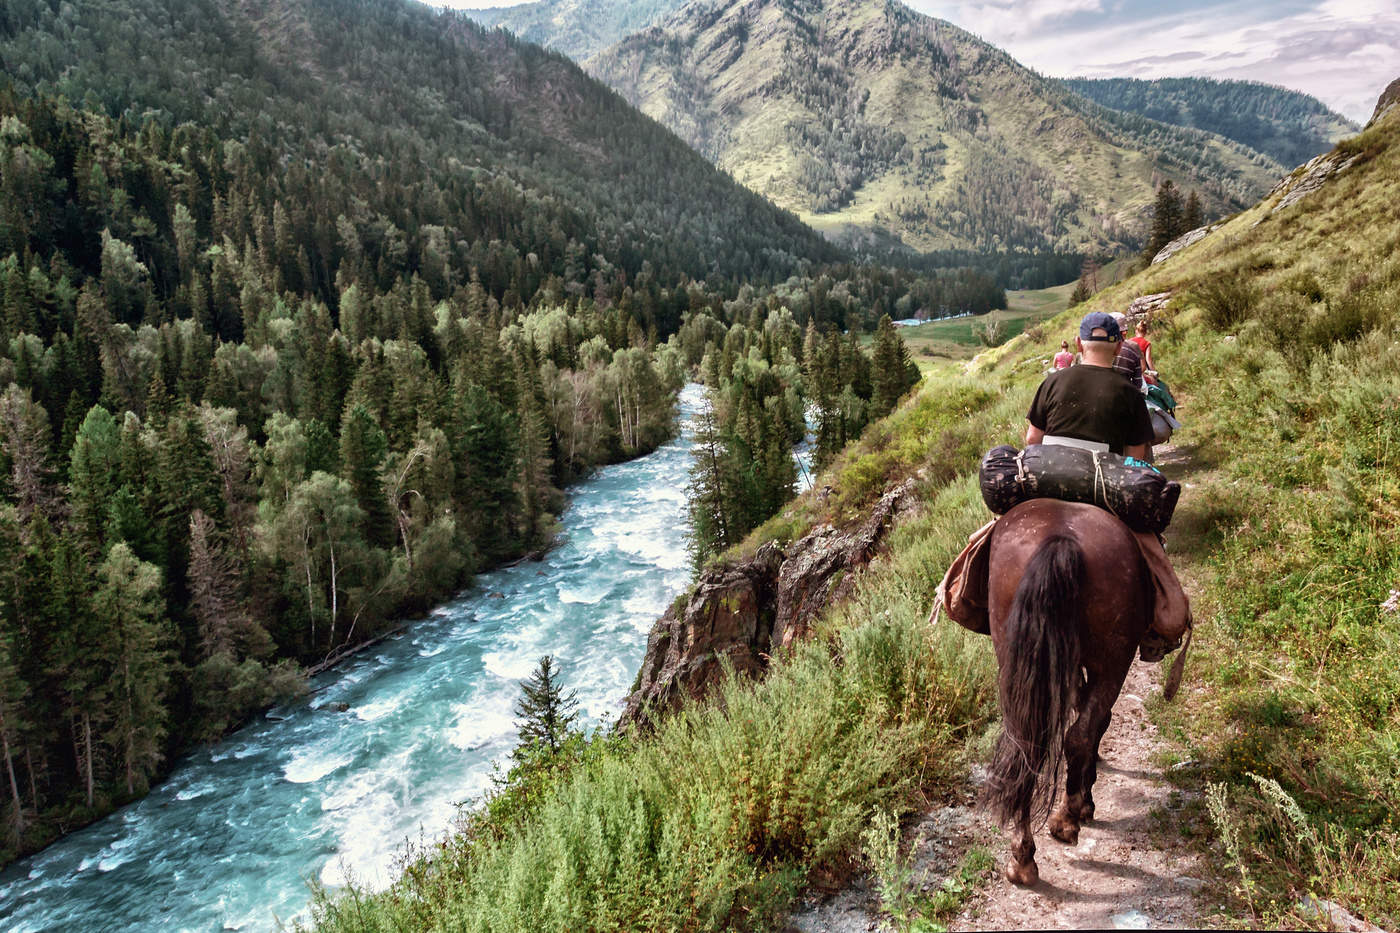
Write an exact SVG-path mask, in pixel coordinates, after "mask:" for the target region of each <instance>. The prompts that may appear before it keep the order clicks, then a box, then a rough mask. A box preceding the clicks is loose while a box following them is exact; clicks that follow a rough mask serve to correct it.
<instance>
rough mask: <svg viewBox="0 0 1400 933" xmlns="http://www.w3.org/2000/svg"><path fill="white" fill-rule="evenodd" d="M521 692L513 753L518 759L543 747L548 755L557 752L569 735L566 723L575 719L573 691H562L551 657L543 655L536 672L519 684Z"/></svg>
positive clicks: (568, 724) (517, 705) (576, 705)
mask: <svg viewBox="0 0 1400 933" xmlns="http://www.w3.org/2000/svg"><path fill="white" fill-rule="evenodd" d="M520 692H521V697H520V700H519V701H518V702H517V703H516V704H515V715H516V716H517V717H518V718H517V719H516V726H517V728H518V729H519V730H520V744H519V745H517V746H516V747H515V751H514V752H513V753H512V757H514V758H515V759H516V760H517V761H519V760H521V759H523V758H526V757H528V756H529V755H530V753H531V752H535V751H540V750H546V749H547V750H548V752H549V754H550V755H554V754H556V753H557V752H558V751H559V747H560V745H562V744H563V742H564V740H565V739H566V738H568V736H569V727H570V726H571V725H573V723H574V721H575V720H577V719H578V699H577V693H576V691H573V690H570V691H569V692H568V693H567V694H566V693H564V688H563V686H562V685H561V684H560V682H559V675H558V671H557V670H556V668H555V667H554V658H552V657H550V656H549V655H545V656H544V657H542V658H540V663H539V666H538V667H536V668H535V672H534V673H533V674H531V675H530V676H529V678H528V679H526V680H525V681H523V682H522V683H521V684H520Z"/></svg>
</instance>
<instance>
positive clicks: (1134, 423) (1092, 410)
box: [1026, 311, 1191, 666]
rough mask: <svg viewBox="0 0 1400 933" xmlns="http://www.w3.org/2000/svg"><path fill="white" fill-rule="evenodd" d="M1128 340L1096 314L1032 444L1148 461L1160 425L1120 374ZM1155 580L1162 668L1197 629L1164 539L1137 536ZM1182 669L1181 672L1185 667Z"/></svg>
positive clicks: (1152, 635)
mask: <svg viewBox="0 0 1400 933" xmlns="http://www.w3.org/2000/svg"><path fill="white" fill-rule="evenodd" d="M1122 340H1123V332H1122V330H1121V328H1119V326H1118V322H1117V321H1116V320H1114V319H1113V316H1112V315H1109V314H1104V313H1103V312H1102V311H1091V312H1089V313H1088V314H1086V315H1084V319H1083V320H1082V321H1080V322H1079V337H1078V338H1077V341H1076V342H1077V343H1078V346H1079V352H1080V354H1082V365H1079V366H1071V367H1070V368H1069V369H1062V370H1060V371H1058V372H1054V373H1051V374H1050V375H1048V376H1046V377H1045V381H1044V382H1042V383H1041V384H1040V388H1039V389H1037V390H1036V393H1035V399H1034V400H1033V401H1032V402H1031V410H1030V412H1028V413H1027V415H1026V420H1027V421H1029V422H1030V425H1029V427H1027V428H1026V444H1027V445H1030V444H1055V443H1059V444H1069V445H1071V446H1075V447H1089V448H1090V449H1093V450H1110V451H1112V452H1113V453H1116V454H1123V455H1124V456H1128V457H1136V458H1138V459H1139V460H1146V459H1147V458H1148V457H1149V456H1150V455H1151V445H1152V420H1151V418H1150V417H1148V414H1147V403H1146V402H1144V401H1143V397H1142V393H1141V392H1139V391H1138V390H1137V389H1135V388H1133V386H1132V385H1130V384H1129V383H1128V381H1127V380H1126V379H1124V378H1123V377H1122V375H1121V374H1120V373H1118V372H1117V371H1115V370H1114V368H1113V360H1114V357H1115V356H1116V355H1117V353H1118V347H1119V345H1120V344H1121V343H1122ZM1133 537H1134V538H1136V539H1137V542H1138V549H1139V551H1140V552H1141V553H1142V559H1143V562H1144V563H1145V564H1146V565H1147V569H1148V573H1149V574H1150V575H1151V577H1152V589H1153V599H1154V602H1153V620H1152V626H1151V628H1149V629H1148V631H1147V634H1146V635H1144V636H1143V639H1142V645H1141V657H1142V659H1143V660H1144V661H1160V660H1161V659H1162V658H1163V657H1164V656H1165V655H1166V653H1167V652H1168V651H1172V650H1175V649H1176V647H1177V646H1178V645H1180V644H1181V638H1182V635H1183V633H1185V632H1186V630H1187V629H1189V628H1190V627H1191V605H1190V602H1189V601H1188V600H1187V598H1186V592H1185V591H1184V590H1183V589H1182V588H1181V582H1180V581H1179V580H1178V579H1177V578H1176V572H1175V571H1173V570H1172V565H1171V561H1169V560H1168V559H1167V554H1166V551H1165V550H1163V548H1162V542H1161V540H1160V539H1159V538H1158V536H1157V535H1154V534H1150V533H1148V532H1134V533H1133ZM1178 666H1179V665H1178Z"/></svg>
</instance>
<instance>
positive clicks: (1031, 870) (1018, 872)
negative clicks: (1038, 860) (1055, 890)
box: [1006, 861, 1040, 888]
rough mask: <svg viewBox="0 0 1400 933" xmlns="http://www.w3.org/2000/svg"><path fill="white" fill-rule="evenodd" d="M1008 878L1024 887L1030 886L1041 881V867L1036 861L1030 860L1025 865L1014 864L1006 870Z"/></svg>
mask: <svg viewBox="0 0 1400 933" xmlns="http://www.w3.org/2000/svg"><path fill="white" fill-rule="evenodd" d="M1006 880H1007V881H1010V882H1011V883H1012V884H1015V885H1019V886H1021V887H1023V888H1029V887H1031V886H1032V885H1035V884H1039V883H1040V869H1039V868H1037V867H1036V865H1035V862H1034V861H1029V862H1027V863H1025V864H1024V865H1012V866H1011V867H1010V868H1008V869H1007V870H1006Z"/></svg>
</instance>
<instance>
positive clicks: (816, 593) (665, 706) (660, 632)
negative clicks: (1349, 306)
mask: <svg viewBox="0 0 1400 933" xmlns="http://www.w3.org/2000/svg"><path fill="white" fill-rule="evenodd" d="M913 490H914V482H913V480H908V481H906V482H904V483H903V484H901V485H900V486H897V487H895V488H894V489H891V490H890V491H888V492H886V493H885V494H884V495H883V496H882V497H881V498H880V501H879V502H878V503H877V504H876V505H875V507H874V508H873V509H872V510H871V512H870V514H869V515H868V516H867V517H866V519H865V521H864V522H862V523H861V524H860V526H859V527H856V528H854V529H837V528H835V527H833V526H831V525H829V524H824V525H819V526H818V527H816V528H814V529H813V530H812V531H810V532H808V533H807V534H805V535H803V536H802V537H801V538H799V539H798V540H797V541H795V542H793V543H792V544H790V545H788V546H787V547H786V548H784V547H781V546H780V545H779V544H778V543H777V542H776V541H770V542H768V543H767V544H765V545H763V546H762V547H760V548H759V549H758V551H757V552H755V553H754V554H753V555H752V556H750V557H748V558H745V559H743V560H739V561H734V562H730V563H720V564H717V565H715V566H713V567H710V568H709V569H707V570H706V571H705V572H704V573H702V574H701V575H700V578H699V580H697V581H696V584H695V588H694V589H693V590H692V591H691V593H690V595H689V597H688V598H686V599H684V600H677V601H676V602H675V603H673V604H672V606H671V608H670V609H668V610H666V614H665V615H663V616H662V617H661V618H660V619H658V620H657V622H656V624H655V625H654V626H653V627H652V630H651V635H650V636H649V637H648V639H647V651H646V656H645V657H644V658H643V660H642V668H641V673H640V675H639V676H638V680H637V686H636V687H635V688H634V689H633V691H632V693H631V694H630V695H629V696H628V697H627V705H626V708H625V709H624V710H623V713H622V718H621V722H620V725H621V726H622V727H624V728H626V727H631V726H637V725H642V724H644V723H646V722H647V721H648V720H649V719H650V718H651V717H652V716H654V715H656V714H657V713H661V712H665V711H669V710H672V709H675V708H676V707H677V706H679V705H680V703H681V702H682V700H683V699H684V698H686V697H691V698H695V697H700V696H703V695H704V694H705V693H706V692H708V691H709V690H710V688H711V687H713V686H714V685H715V684H716V683H718V681H719V680H720V678H721V677H722V676H723V673H724V667H725V662H726V661H727V662H728V663H729V665H731V666H732V667H733V668H734V670H735V671H736V672H738V673H742V674H749V675H760V674H762V672H763V671H764V670H766V669H767V666H768V662H769V659H770V657H771V655H773V654H774V653H775V652H777V651H779V650H781V649H783V648H785V647H787V646H788V645H791V644H792V643H793V642H795V641H798V640H800V639H802V638H805V637H806V636H807V634H808V633H809V632H810V631H811V625H812V622H813V621H814V620H815V619H816V617H817V615H818V614H819V613H820V612H821V610H822V609H823V607H825V606H829V605H831V604H832V603H835V602H837V601H839V600H841V599H844V598H845V597H846V596H847V595H848V594H849V593H850V592H851V590H852V588H853V587H854V585H855V580H856V579H857V577H858V575H859V571H861V570H862V569H863V568H864V567H865V566H866V565H867V564H868V563H870V560H871V558H873V557H874V556H875V554H876V552H877V551H878V550H879V548H880V545H881V543H882V542H883V541H884V540H885V538H886V537H887V535H888V533H889V530H890V529H891V528H892V527H893V526H894V523H895V521H896V520H897V519H898V517H899V516H900V515H901V514H902V513H904V512H906V511H908V510H909V509H911V508H912V507H913V505H914V502H915V499H914V494H913Z"/></svg>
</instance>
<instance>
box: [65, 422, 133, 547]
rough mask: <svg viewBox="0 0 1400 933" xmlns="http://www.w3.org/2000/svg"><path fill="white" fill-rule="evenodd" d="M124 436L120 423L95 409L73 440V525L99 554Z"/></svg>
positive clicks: (70, 486)
mask: <svg viewBox="0 0 1400 933" xmlns="http://www.w3.org/2000/svg"><path fill="white" fill-rule="evenodd" d="M120 443H121V438H120V434H119V432H118V429H117V422H116V419H115V418H113V417H112V414H111V412H109V411H107V409H105V408H103V407H101V406H99V405H94V406H93V407H92V408H91V409H89V411H88V413H87V416H86V417H85V418H84V419H83V423H82V425H80V426H79V428H78V433H77V434H76V435H75V436H74V438H73V451H72V454H71V457H70V460H69V467H68V483H69V488H70V492H69V503H70V504H71V506H72V510H73V511H72V515H73V525H74V527H75V528H76V529H77V530H78V532H79V534H81V535H82V537H83V540H84V541H85V542H86V543H87V544H88V545H89V546H91V547H92V548H93V549H94V550H96V549H97V548H98V547H99V546H100V545H101V544H102V542H103V540H104V531H105V528H106V525H107V515H108V510H109V507H110V504H111V498H112V495H113V494H114V493H115V492H116V491H117V486H118V480H119V475H120V474H119V470H120V466H119V455H120V454H119V447H120Z"/></svg>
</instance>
